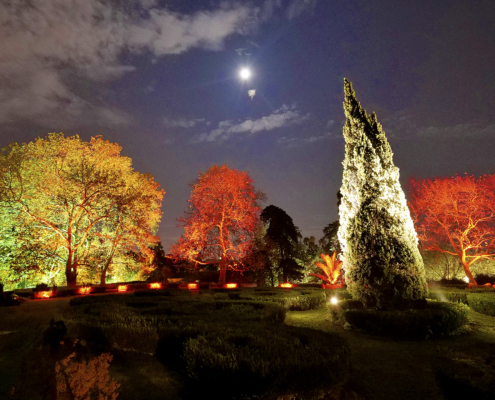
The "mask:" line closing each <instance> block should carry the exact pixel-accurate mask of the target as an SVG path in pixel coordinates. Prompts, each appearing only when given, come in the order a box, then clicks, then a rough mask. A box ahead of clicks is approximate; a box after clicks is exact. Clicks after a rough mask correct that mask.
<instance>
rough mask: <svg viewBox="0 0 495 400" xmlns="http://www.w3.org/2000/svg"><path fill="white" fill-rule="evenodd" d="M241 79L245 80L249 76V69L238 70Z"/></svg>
mask: <svg viewBox="0 0 495 400" xmlns="http://www.w3.org/2000/svg"><path fill="white" fill-rule="evenodd" d="M239 76H240V77H241V79H244V80H247V79H249V78H250V77H251V71H250V70H249V69H248V68H243V69H241V70H240V71H239Z"/></svg>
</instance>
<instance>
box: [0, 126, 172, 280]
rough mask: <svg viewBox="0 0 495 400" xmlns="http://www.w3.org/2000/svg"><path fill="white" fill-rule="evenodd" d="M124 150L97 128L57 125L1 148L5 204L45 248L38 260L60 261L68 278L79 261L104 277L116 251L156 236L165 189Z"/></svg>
mask: <svg viewBox="0 0 495 400" xmlns="http://www.w3.org/2000/svg"><path fill="white" fill-rule="evenodd" d="M120 152H121V147H120V145H118V144H117V143H111V142H109V141H106V140H104V139H103V138H102V137H99V136H98V137H93V138H91V140H90V141H89V142H85V141H83V140H81V139H80V138H79V136H70V137H65V136H64V135H63V134H61V133H60V134H57V133H52V134H49V135H48V138H38V139H37V140H36V141H35V142H30V143H28V144H24V145H22V146H19V145H15V144H14V145H12V146H10V147H9V148H8V149H5V150H4V152H3V154H2V158H1V164H0V165H1V171H0V174H1V177H0V207H1V208H0V210H1V211H2V213H4V212H5V211H4V210H6V209H10V210H14V214H15V215H14V218H15V223H16V226H21V227H25V228H27V229H25V231H28V232H29V234H30V235H31V236H32V238H33V241H32V243H31V245H34V246H36V247H37V248H39V249H41V251H42V253H43V254H44V255H45V257H44V261H43V262H41V263H40V264H43V265H44V267H46V266H47V265H51V264H54V265H56V266H58V268H63V269H64V272H65V276H66V280H67V285H68V286H73V285H75V284H76V279H77V276H78V273H79V270H80V269H81V268H82V270H84V271H85V272H87V271H88V270H90V269H91V268H93V269H94V270H96V273H98V274H99V275H100V277H101V281H102V282H104V281H105V276H106V274H107V273H108V271H109V269H110V268H111V266H112V264H113V262H114V260H115V259H116V258H117V257H125V255H126V253H128V252H129V250H131V249H136V248H138V249H141V250H143V251H144V252H146V251H149V248H148V245H149V244H152V243H155V242H156V241H157V240H158V239H157V237H156V236H155V235H154V233H155V232H156V229H157V227H158V224H159V222H160V218H161V215H162V212H161V209H160V208H161V202H162V199H163V195H164V191H163V189H160V188H159V185H158V184H157V183H156V182H155V181H154V179H153V177H152V176H151V175H147V174H140V173H138V172H136V171H134V170H133V168H132V166H131V163H132V161H131V159H130V158H129V157H124V156H122V155H121V154H120Z"/></svg>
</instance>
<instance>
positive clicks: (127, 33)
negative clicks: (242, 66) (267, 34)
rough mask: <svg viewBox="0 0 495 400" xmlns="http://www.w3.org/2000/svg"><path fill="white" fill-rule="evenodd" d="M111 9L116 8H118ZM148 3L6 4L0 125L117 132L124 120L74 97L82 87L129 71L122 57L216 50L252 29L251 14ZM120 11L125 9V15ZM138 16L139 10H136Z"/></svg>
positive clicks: (1, 17) (0, 19)
mask: <svg viewBox="0 0 495 400" xmlns="http://www.w3.org/2000/svg"><path fill="white" fill-rule="evenodd" d="M117 4H123V5H122V6H120V7H118V6H117ZM157 4H158V2H157V1H154V0H134V1H129V2H125V3H116V2H105V1H97V0H72V1H67V0H32V1H30V2H26V1H24V0H11V1H9V2H2V3H1V4H0V37H1V38H2V39H1V40H0V124H12V123H15V122H17V121H26V120H28V121H31V122H35V123H37V124H40V125H45V126H49V127H50V128H53V126H52V124H53V122H54V121H53V120H54V119H55V121H56V122H57V126H59V125H60V123H63V124H64V125H65V126H67V127H72V126H76V125H78V123H79V122H78V121H81V120H82V119H83V116H85V117H88V116H89V117H90V118H91V117H93V118H95V119H97V120H98V121H99V122H100V123H103V124H104V123H107V124H108V125H114V124H117V125H121V124H122V123H124V121H127V122H129V121H130V120H131V119H130V118H129V117H126V116H124V114H123V113H122V112H116V111H115V110H113V109H112V108H110V107H106V106H105V105H102V104H97V105H95V104H91V103H90V102H89V99H88V98H84V97H83V96H81V95H78V94H77V93H78V91H77V87H76V84H75V83H77V82H81V81H82V80H84V79H85V80H89V81H93V82H94V81H103V82H104V81H109V80H114V79H118V78H119V77H121V76H122V75H123V74H125V73H129V72H132V71H134V70H135V67H134V66H132V65H124V64H122V61H121V59H122V55H123V54H125V53H126V52H128V51H131V52H133V53H144V52H149V53H151V55H152V56H154V57H160V56H164V55H167V54H177V53H181V52H184V51H187V50H189V49H192V48H197V47H201V48H205V49H210V50H218V49H220V48H221V47H222V43H223V40H224V39H225V38H226V37H228V36H229V35H232V34H234V33H245V32H247V31H248V30H249V29H250V27H251V26H252V24H253V18H252V16H253V9H252V7H251V8H250V7H248V6H242V5H234V6H230V7H229V6H222V7H220V8H218V9H216V10H212V11H201V12H197V13H195V14H192V15H184V14H179V13H176V12H172V11H170V10H168V9H166V8H158V6H157ZM124 7H125V8H124ZM136 10H139V11H136Z"/></svg>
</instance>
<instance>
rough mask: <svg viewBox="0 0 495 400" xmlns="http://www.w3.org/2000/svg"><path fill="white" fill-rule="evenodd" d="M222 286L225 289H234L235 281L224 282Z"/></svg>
mask: <svg viewBox="0 0 495 400" xmlns="http://www.w3.org/2000/svg"><path fill="white" fill-rule="evenodd" d="M223 287H224V288H225V289H235V288H237V283H226V284H225V285H223Z"/></svg>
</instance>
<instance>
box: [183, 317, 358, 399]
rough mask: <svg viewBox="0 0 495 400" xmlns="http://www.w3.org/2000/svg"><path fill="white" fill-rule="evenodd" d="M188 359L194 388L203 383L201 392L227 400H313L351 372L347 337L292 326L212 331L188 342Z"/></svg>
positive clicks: (184, 353)
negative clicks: (284, 399) (283, 399)
mask: <svg viewBox="0 0 495 400" xmlns="http://www.w3.org/2000/svg"><path fill="white" fill-rule="evenodd" d="M183 359H184V362H185V367H186V370H187V374H188V376H189V378H190V379H191V380H192V381H193V382H192V384H191V385H189V387H191V388H198V389H199V388H200V391H199V390H198V395H199V393H200V392H201V393H203V394H204V393H205V392H210V393H215V398H224V399H231V398H236V397H237V398H239V397H240V395H242V398H253V397H251V396H254V397H255V398H272V397H273V398H276V397H280V396H289V395H290V396H297V398H305V399H308V398H312V397H316V395H317V394H320V395H321V393H322V392H329V391H331V390H332V389H334V388H335V387H337V386H340V385H342V384H344V383H345V382H346V381H347V379H348V376H349V347H348V346H347V344H346V342H345V341H344V339H342V338H341V337H339V336H337V335H335V334H328V333H324V332H321V331H315V330H312V329H305V328H293V327H287V326H278V327H277V326H273V325H260V324H254V325H249V326H246V327H245V328H244V329H242V330H241V329H236V328H228V329H224V330H222V331H221V332H219V331H209V332H206V333H204V334H201V335H198V336H197V337H195V338H190V339H188V340H187V341H186V342H185V343H184V352H183ZM191 394H194V393H191ZM256 396H258V397H256ZM291 398H294V397H291Z"/></svg>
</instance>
